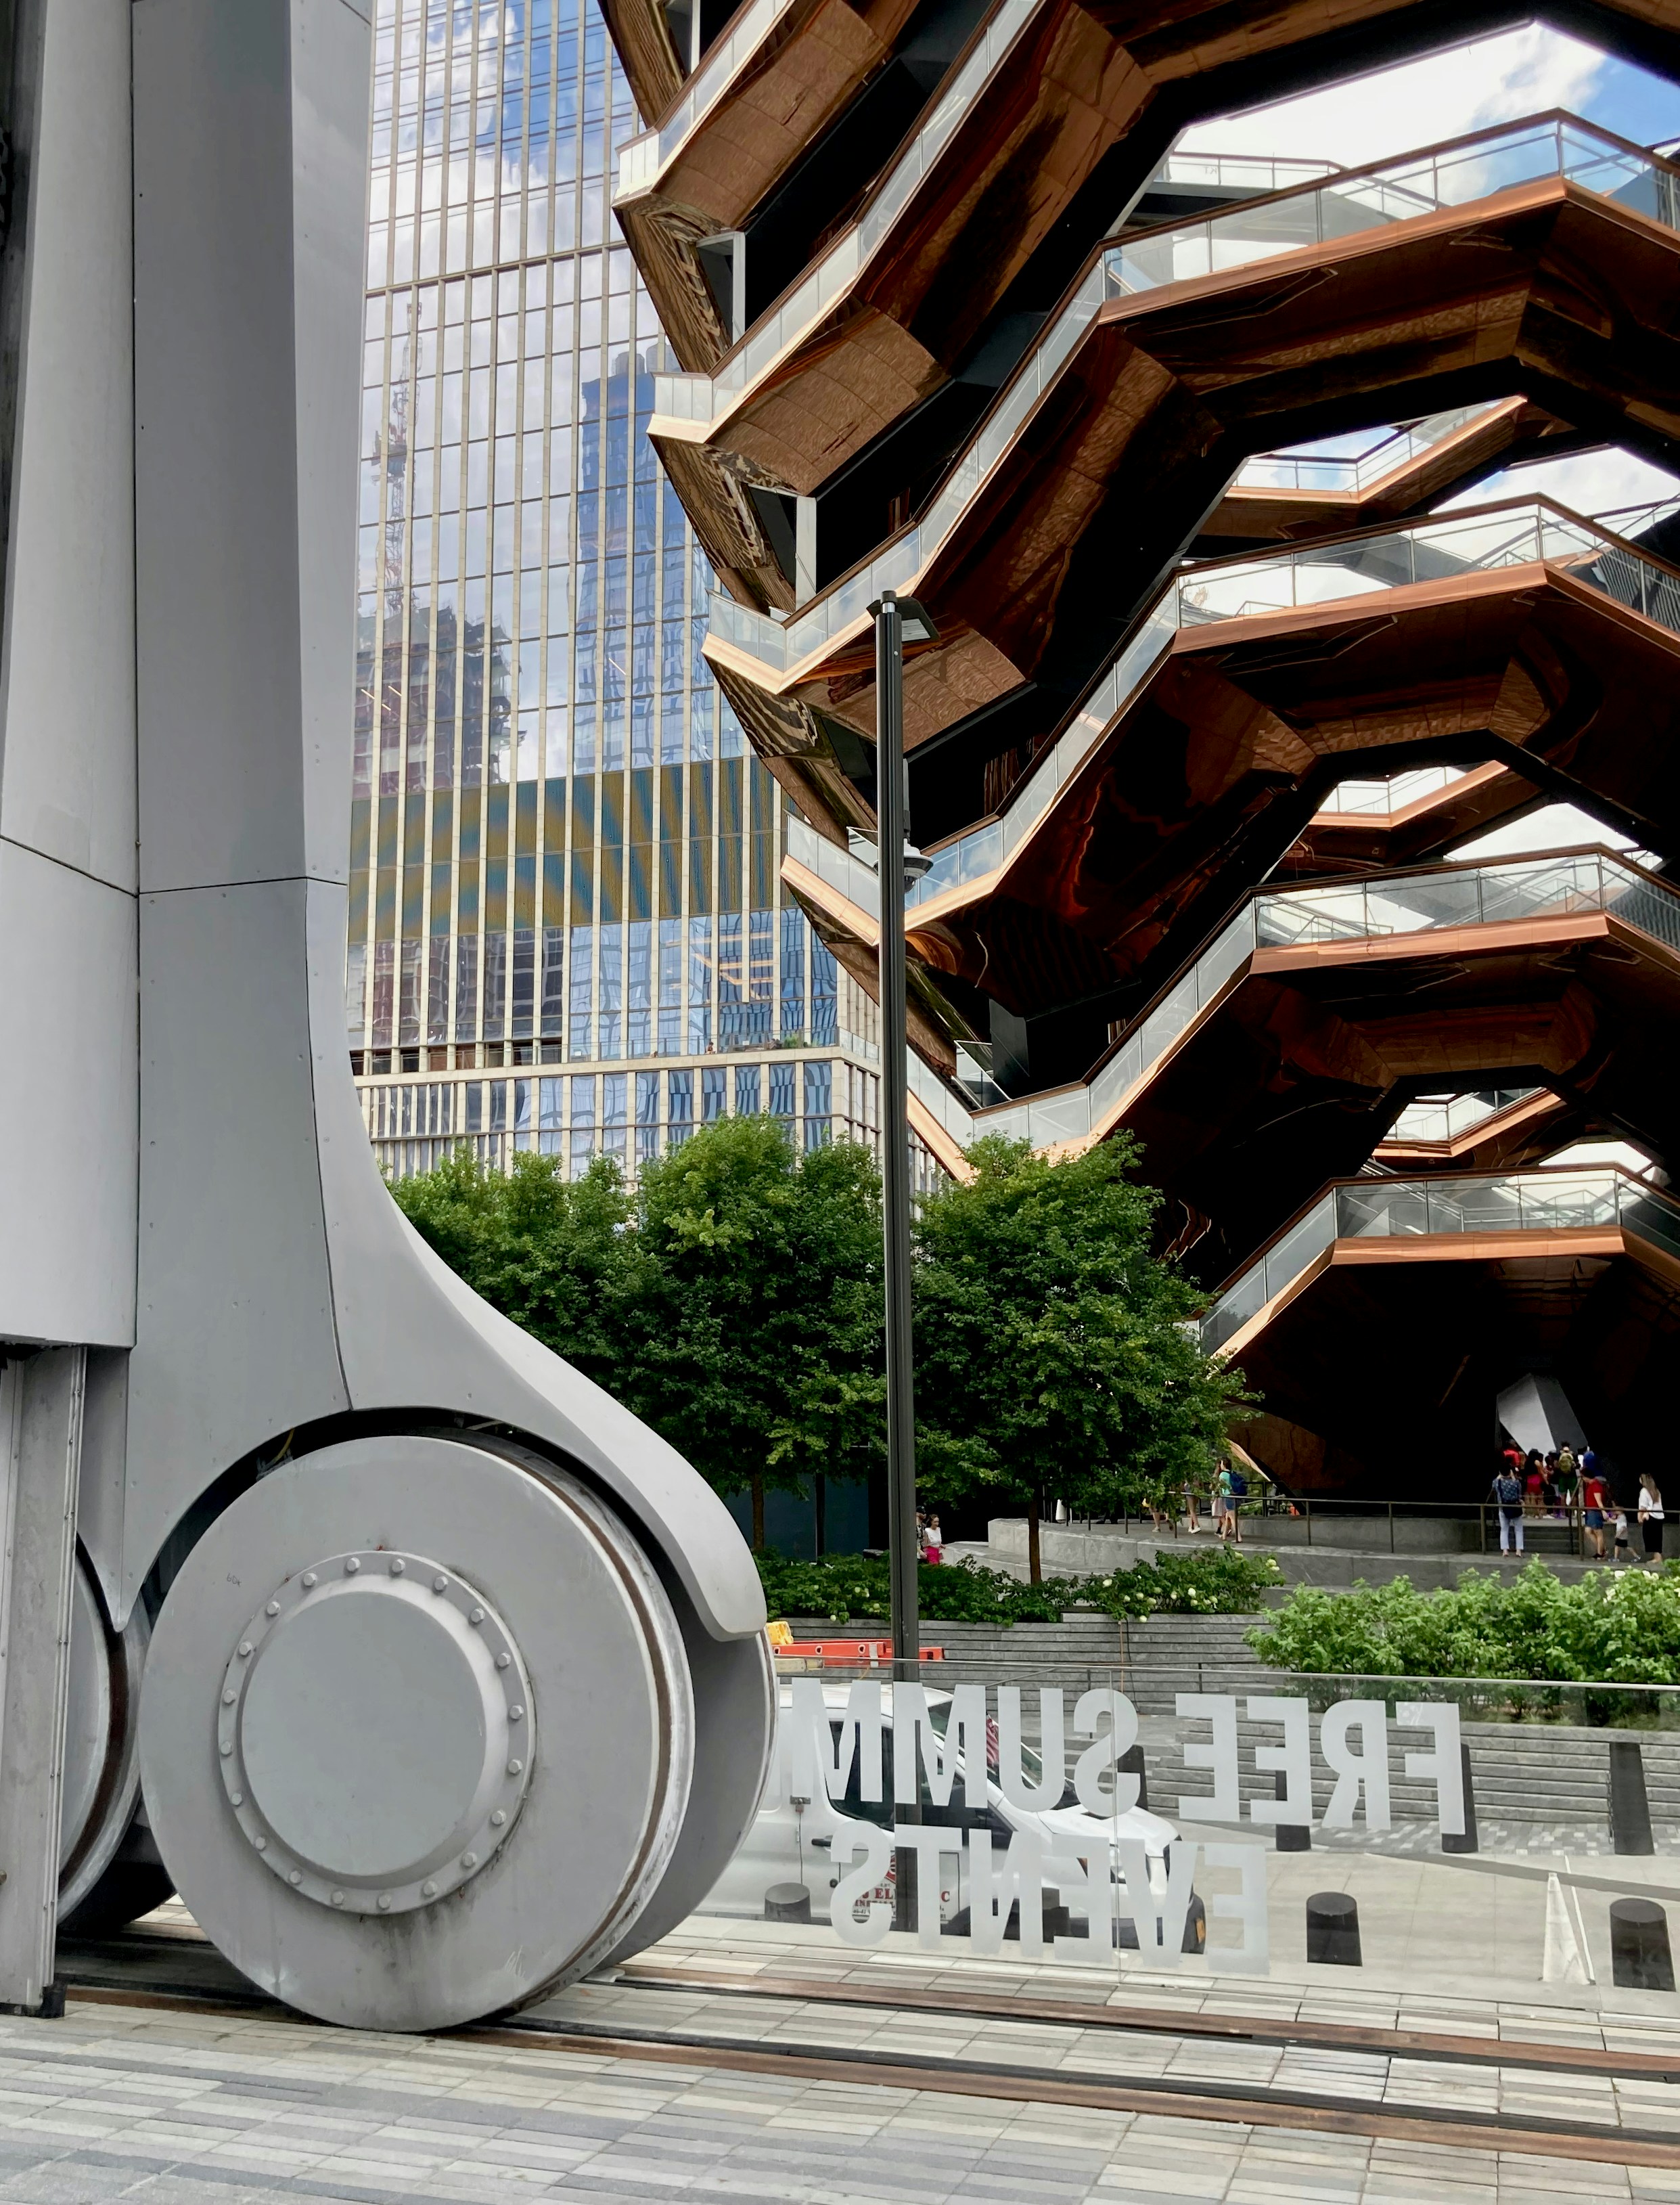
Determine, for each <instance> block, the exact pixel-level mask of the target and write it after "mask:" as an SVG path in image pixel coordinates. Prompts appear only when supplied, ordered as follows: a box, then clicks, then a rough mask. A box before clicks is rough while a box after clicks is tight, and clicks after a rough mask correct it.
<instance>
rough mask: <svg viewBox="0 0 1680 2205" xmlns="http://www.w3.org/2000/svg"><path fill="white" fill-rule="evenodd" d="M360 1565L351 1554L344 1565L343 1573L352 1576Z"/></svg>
mask: <svg viewBox="0 0 1680 2205" xmlns="http://www.w3.org/2000/svg"><path fill="white" fill-rule="evenodd" d="M360 1567H361V1562H360V1560H359V1558H358V1557H357V1556H356V1555H354V1554H352V1555H351V1557H350V1559H349V1560H348V1561H347V1562H346V1564H345V1565H344V1574H345V1576H346V1577H347V1578H353V1577H354V1576H355V1574H356V1572H357V1571H358V1570H359V1569H360Z"/></svg>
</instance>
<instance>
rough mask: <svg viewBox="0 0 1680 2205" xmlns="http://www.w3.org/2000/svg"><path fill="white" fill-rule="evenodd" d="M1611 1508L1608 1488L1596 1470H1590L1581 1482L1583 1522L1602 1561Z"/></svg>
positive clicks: (1594, 1549)
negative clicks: (1607, 1515)
mask: <svg viewBox="0 0 1680 2205" xmlns="http://www.w3.org/2000/svg"><path fill="white" fill-rule="evenodd" d="M1609 1507H1610V1492H1609V1489H1608V1487H1607V1486H1606V1484H1605V1482H1604V1480H1603V1479H1602V1478H1601V1477H1600V1476H1599V1474H1598V1471H1596V1470H1589V1471H1588V1472H1587V1475H1586V1476H1585V1477H1583V1478H1582V1481H1581V1521H1582V1525H1583V1527H1584V1528H1585V1530H1586V1533H1587V1536H1588V1538H1589V1539H1590V1540H1591V1541H1592V1542H1593V1552H1594V1555H1595V1556H1596V1557H1597V1559H1598V1560H1600V1561H1602V1560H1604V1519H1605V1515H1606V1511H1607V1510H1608V1508H1609Z"/></svg>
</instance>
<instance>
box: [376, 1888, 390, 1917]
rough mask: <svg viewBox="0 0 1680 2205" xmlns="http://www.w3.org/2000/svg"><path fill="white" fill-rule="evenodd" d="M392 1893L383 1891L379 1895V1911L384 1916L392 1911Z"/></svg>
mask: <svg viewBox="0 0 1680 2205" xmlns="http://www.w3.org/2000/svg"><path fill="white" fill-rule="evenodd" d="M390 1905H391V1894H390V1893H389V1891H382V1892H381V1893H380V1894H379V1911H380V1912H381V1913H382V1914H388V1913H389V1911H390Z"/></svg>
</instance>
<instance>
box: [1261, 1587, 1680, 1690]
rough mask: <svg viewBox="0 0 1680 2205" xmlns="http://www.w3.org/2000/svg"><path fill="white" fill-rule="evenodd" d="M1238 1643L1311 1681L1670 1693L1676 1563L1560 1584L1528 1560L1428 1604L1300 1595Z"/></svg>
mask: <svg viewBox="0 0 1680 2205" xmlns="http://www.w3.org/2000/svg"><path fill="white" fill-rule="evenodd" d="M1248 1640H1249V1643H1250V1645H1251V1646H1252V1647H1253V1648H1254V1649H1255V1650H1256V1653H1257V1654H1258V1655H1260V1658H1261V1661H1268V1662H1270V1663H1272V1664H1273V1667H1279V1668H1285V1669H1297V1670H1304V1671H1309V1672H1311V1673H1316V1674H1324V1673H1342V1674H1345V1675H1354V1676H1369V1677H1511V1678H1517V1679H1544V1680H1548V1681H1552V1682H1556V1683H1563V1684H1578V1683H1603V1684H1620V1685H1676V1684H1680V1564H1677V1563H1674V1562H1670V1563H1667V1564H1665V1566H1664V1567H1663V1568H1662V1569H1661V1570H1660V1571H1655V1572H1646V1571H1643V1570H1624V1571H1611V1570H1608V1569H1606V1570H1601V1571H1595V1572H1593V1573H1592V1574H1591V1575H1590V1576H1588V1577H1584V1578H1580V1579H1579V1580H1577V1581H1576V1582H1575V1583H1572V1584H1566V1583H1564V1580H1563V1579H1562V1578H1558V1577H1557V1576H1556V1575H1554V1573H1553V1572H1552V1571H1550V1570H1548V1569H1547V1568H1546V1566H1545V1564H1544V1563H1542V1562H1540V1561H1531V1562H1530V1563H1529V1566H1527V1568H1526V1569H1524V1570H1523V1571H1522V1572H1520V1573H1519V1574H1518V1575H1517V1576H1516V1577H1515V1578H1500V1577H1498V1576H1495V1575H1493V1574H1492V1573H1491V1572H1488V1573H1483V1572H1480V1571H1475V1570H1472V1571H1467V1572H1465V1574H1464V1576H1463V1578H1460V1579H1459V1582H1458V1584H1457V1588H1456V1590H1450V1591H1444V1592H1430V1593H1425V1592H1419V1591H1418V1590H1417V1589H1416V1587H1415V1586H1414V1585H1413V1584H1411V1582H1410V1579H1409V1578H1404V1577H1402V1578H1395V1579H1394V1581H1393V1583H1392V1584H1383V1585H1368V1584H1356V1585H1355V1586H1354V1588H1353V1589H1352V1590H1351V1591H1350V1592H1326V1591H1323V1590H1321V1589H1320V1588H1318V1587H1317V1586H1315V1585H1302V1586H1301V1587H1299V1588H1298V1589H1297V1590H1296V1591H1295V1592H1294V1593H1293V1594H1291V1596H1290V1598H1289V1600H1288V1601H1287V1602H1285V1605H1284V1606H1283V1607H1282V1608H1279V1611H1278V1614H1277V1616H1276V1619H1275V1620H1274V1621H1273V1623H1272V1624H1271V1626H1270V1627H1269V1628H1264V1629H1258V1630H1255V1631H1250V1632H1249V1633H1248Z"/></svg>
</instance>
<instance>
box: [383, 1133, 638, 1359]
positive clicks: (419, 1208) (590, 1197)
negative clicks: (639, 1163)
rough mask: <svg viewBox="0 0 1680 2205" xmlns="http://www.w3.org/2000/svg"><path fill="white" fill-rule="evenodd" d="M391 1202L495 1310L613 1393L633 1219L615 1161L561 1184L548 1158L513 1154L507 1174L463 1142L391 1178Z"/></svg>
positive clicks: (596, 1164) (561, 1173)
mask: <svg viewBox="0 0 1680 2205" xmlns="http://www.w3.org/2000/svg"><path fill="white" fill-rule="evenodd" d="M391 1192H392V1195H393V1196H394V1197H395V1200H396V1203H397V1205H398V1207H399V1208H400V1209H401V1210H402V1211H403V1212H404V1213H405V1215H407V1217H408V1219H409V1221H410V1222H411V1223H412V1224H413V1225H414V1226H416V1227H418V1228H419V1232H420V1233H422V1234H423V1235H424V1238H425V1239H427V1240H429V1241H430V1243H431V1245H432V1246H433V1247H434V1248H435V1249H436V1251H437V1253H438V1254H439V1255H440V1256H441V1257H442V1258H443V1260H444V1262H445V1263H448V1266H449V1268H450V1269H452V1270H453V1271H455V1272H457V1273H458V1274H459V1275H460V1277H461V1278H463V1279H465V1280H466V1283H467V1285H468V1286H470V1287H472V1288H473V1290H474V1292H475V1293H480V1294H482V1295H483V1296H484V1299H485V1300H486V1301H487V1302H489V1303H490V1304H491V1305H493V1306H494V1307H495V1308H496V1309H499V1310H500V1311H502V1314H503V1315H504V1316H510V1317H512V1318H513V1322H515V1323H516V1324H520V1325H523V1326H524V1327H525V1330H526V1331H527V1332H529V1333H531V1334H535V1336H536V1337H537V1339H538V1340H541V1341H542V1342H543V1346H545V1347H551V1348H552V1349H553V1350H554V1351H555V1354H557V1355H563V1356H564V1357H565V1358H566V1359H567V1362H568V1363H572V1364H576V1366H577V1367H578V1369H579V1370H582V1371H584V1372H585V1374H586V1375H587V1376H589V1377H591V1378H593V1379H594V1380H595V1381H596V1382H597V1383H598V1384H600V1385H603V1386H605V1387H606V1388H608V1390H609V1391H611V1392H613V1393H619V1392H620V1391H621V1389H622V1386H623V1377H624V1374H623V1370H622V1367H621V1347H622V1341H621V1329H620V1323H619V1320H618V1309H619V1305H620V1301H621V1299H622V1295H623V1291H624V1286H625V1279H626V1252H627V1251H626V1227H627V1226H628V1225H629V1223H630V1221H631V1216H632V1209H631V1204H630V1199H629V1197H628V1195H627V1194H626V1191H625V1186H624V1180H623V1178H622V1176H621V1174H620V1171H619V1168H618V1166H617V1164H616V1163H615V1162H613V1161H612V1160H611V1159H609V1158H608V1157H604V1156H597V1157H596V1158H595V1160H594V1161H593V1162H591V1165H590V1167H589V1168H588V1170H587V1171H586V1172H585V1174H584V1175H583V1177H582V1178H581V1179H578V1180H571V1181H568V1180H567V1178H566V1175H565V1170H564V1167H563V1165H562V1164H561V1161H560V1159H559V1158H558V1157H557V1156H537V1155H535V1154H533V1153H531V1152H530V1151H520V1152H519V1153H516V1154H515V1156H514V1157H513V1166H512V1168H511V1170H509V1171H508V1172H505V1173H503V1172H499V1171H494V1170H492V1169H491V1168H490V1167H489V1166H488V1165H486V1164H481V1163H479V1162H478V1161H477V1159H476V1158H475V1157H474V1156H473V1155H472V1151H471V1150H470V1149H468V1148H467V1147H466V1145H465V1144H462V1145H461V1146H460V1147H459V1148H456V1149H454V1150H451V1151H450V1153H449V1154H448V1156H446V1157H445V1158H444V1160H443V1162H442V1163H440V1164H439V1165H438V1166H437V1167H436V1169H435V1170H433V1171H430V1172H424V1173H422V1174H419V1175H418V1176H417V1177H415V1178H413V1179H407V1180H395V1181H394V1182H393V1183H392V1186H391Z"/></svg>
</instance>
